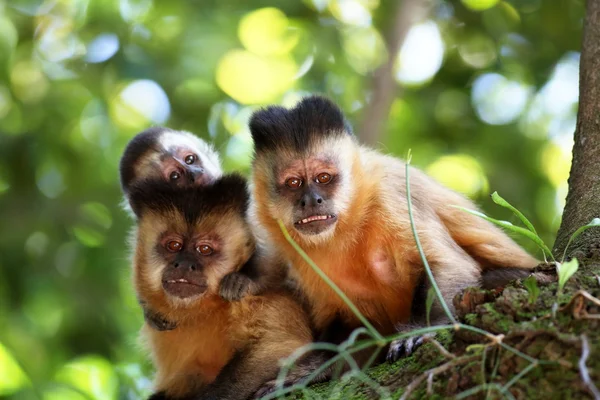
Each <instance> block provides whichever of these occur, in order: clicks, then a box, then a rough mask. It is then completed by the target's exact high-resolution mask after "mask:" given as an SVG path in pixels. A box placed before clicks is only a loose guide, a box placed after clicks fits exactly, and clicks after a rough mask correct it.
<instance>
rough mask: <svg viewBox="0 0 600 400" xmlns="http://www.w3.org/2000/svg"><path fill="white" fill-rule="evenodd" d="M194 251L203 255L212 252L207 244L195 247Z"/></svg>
mask: <svg viewBox="0 0 600 400" xmlns="http://www.w3.org/2000/svg"><path fill="white" fill-rule="evenodd" d="M196 251H197V252H198V253H200V254H202V255H203V256H209V255H211V254H212V253H213V249H212V247H210V246H209V245H207V244H201V245H200V246H198V247H196Z"/></svg>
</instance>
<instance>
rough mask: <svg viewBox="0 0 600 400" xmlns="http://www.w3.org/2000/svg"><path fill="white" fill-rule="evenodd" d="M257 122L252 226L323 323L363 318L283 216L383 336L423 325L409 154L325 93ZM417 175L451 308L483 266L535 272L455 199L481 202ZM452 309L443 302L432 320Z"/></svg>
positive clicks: (423, 226)
mask: <svg viewBox="0 0 600 400" xmlns="http://www.w3.org/2000/svg"><path fill="white" fill-rule="evenodd" d="M250 131H251V133H252V137H253V140H254V146H255V154H254V162H253V204H252V209H251V214H252V215H253V219H254V220H255V224H253V225H260V229H261V230H264V231H265V232H266V233H267V235H268V237H267V238H263V240H265V242H266V243H269V242H270V243H272V245H273V248H274V249H277V250H278V253H279V256H280V257H282V258H283V259H284V260H287V262H289V263H290V264H291V266H292V272H293V274H294V275H295V276H296V278H297V280H298V282H299V285H300V287H301V289H302V290H303V291H304V292H305V294H306V296H307V297H308V300H309V303H310V305H311V308H312V318H313V323H314V324H315V327H316V329H317V332H332V331H333V333H336V331H337V335H339V334H340V330H339V329H338V328H339V327H340V326H344V327H346V328H348V329H353V328H356V327H358V326H360V322H359V321H358V319H357V318H356V317H355V315H354V314H353V313H352V312H351V311H350V309H349V308H348V307H347V306H346V304H345V303H344V302H343V301H342V300H341V299H340V298H339V297H338V296H337V295H336V294H335V293H334V292H333V290H332V289H331V288H330V287H329V286H328V285H327V284H326V283H325V282H324V281H322V280H321V279H320V277H319V276H317V274H315V273H314V271H313V270H312V269H311V268H310V266H309V265H308V264H307V263H306V262H305V261H304V260H303V259H302V258H301V257H300V255H299V254H298V253H297V252H296V251H295V250H294V249H293V248H292V246H291V245H290V244H289V243H288V242H287V241H286V239H285V238H284V236H283V235H282V232H281V230H280V227H279V225H278V222H277V220H282V221H283V224H284V225H285V227H286V229H287V230H288V231H289V233H290V235H291V236H292V238H293V239H294V240H295V241H296V242H297V243H298V244H299V245H300V246H301V247H302V248H303V249H304V250H305V251H306V253H308V255H309V256H310V258H311V259H312V260H313V261H314V262H315V263H316V264H317V265H318V266H319V267H320V268H321V269H322V270H323V271H324V272H325V273H326V274H327V275H328V276H329V277H330V278H331V279H332V280H333V281H334V282H335V283H336V284H337V285H338V286H339V287H340V288H341V289H342V290H343V291H344V292H345V293H346V295H348V297H349V298H350V299H351V300H352V302H353V303H354V304H355V305H356V306H357V307H358V309H359V310H360V312H361V313H362V314H364V315H365V317H366V318H367V319H368V320H369V321H370V322H371V323H372V324H373V325H374V326H375V327H376V328H377V329H378V330H379V332H380V333H381V334H383V335H389V334H393V333H395V332H396V331H397V330H405V329H406V328H407V326H408V325H407V324H411V325H410V326H415V325H420V324H423V323H424V320H425V318H424V315H425V312H420V313H419V312H418V311H417V310H419V309H421V310H423V309H424V303H425V300H424V296H423V294H426V293H427V288H428V282H427V278H426V276H425V274H424V268H423V264H422V262H421V258H420V257H419V253H418V250H417V247H416V245H415V239H414V237H413V234H412V231H411V227H410V222H409V216H408V209H407V201H406V187H405V163H404V162H403V161H401V160H399V159H397V158H394V157H390V156H386V155H383V154H381V153H379V152H377V151H375V150H372V149H369V148H367V147H364V146H361V145H359V144H358V142H357V140H356V138H355V137H354V136H353V135H352V134H351V132H349V130H348V129H347V125H346V124H345V118H344V115H343V114H342V112H341V111H340V109H339V108H338V107H337V106H336V105H335V104H334V103H332V102H331V101H329V100H328V99H325V98H323V97H317V96H315V97H308V98H305V99H303V100H302V101H301V102H300V103H299V104H298V105H296V107H294V108H292V109H289V110H288V109H285V108H282V107H276V106H273V107H268V108H266V109H262V110H260V111H257V112H255V113H254V115H253V116H252V118H251V120H250ZM410 174H411V199H412V204H413V213H414V219H415V224H416V228H417V230H418V234H419V238H420V240H421V244H422V246H423V249H424V251H425V255H426V256H427V260H428V262H429V264H430V266H431V268H432V270H433V274H434V276H435V278H436V281H437V284H438V285H439V287H440V289H441V292H442V295H443V297H444V299H445V300H446V303H447V304H448V305H449V306H450V307H451V309H452V310H453V308H452V298H453V297H454V295H455V294H457V293H458V292H459V291H460V290H461V289H463V288H465V287H468V286H476V285H480V284H481V283H482V274H484V275H485V274H486V273H487V272H490V273H492V274H493V275H496V276H497V270H498V269H506V268H509V269H511V270H510V272H511V274H510V275H512V276H511V277H512V278H514V274H512V272H514V271H515V269H517V270H520V269H524V270H526V271H527V273H528V272H529V271H530V270H531V269H532V268H533V267H535V266H536V265H537V264H538V261H537V260H536V259H535V258H533V257H532V256H530V255H529V254H527V253H526V252H525V251H524V250H523V249H521V248H520V247H519V246H518V245H517V244H516V243H515V242H513V241H512V240H511V239H510V238H509V237H508V236H507V235H506V234H505V233H504V232H502V231H501V230H500V229H498V228H496V227H495V226H493V225H492V224H491V223H489V222H487V221H485V220H483V219H481V218H479V217H476V216H473V215H470V214H468V213H466V212H464V211H461V210H459V209H457V208H454V207H452V205H458V206H462V207H466V208H470V209H476V206H475V205H474V204H473V203H472V202H471V201H469V200H467V199H466V198H465V197H463V196H461V195H459V194H457V193H455V192H454V191H452V190H450V189H448V188H446V187H444V186H442V185H441V184H439V183H438V182H436V181H435V180H433V179H432V178H430V177H428V176H427V175H425V174H424V173H423V172H421V171H420V170H418V169H415V168H410ZM507 271H508V269H507ZM435 303H437V302H435ZM411 317H412V318H411ZM443 319H444V314H443V311H442V308H441V306H440V305H439V304H435V305H434V307H433V309H432V310H431V320H432V321H434V322H435V323H439V322H441V321H443ZM332 327H335V329H333V328H332ZM322 339H323V340H328V339H327V337H322ZM420 341H422V338H411V339H410V340H405V341H396V342H394V343H392V345H391V346H390V349H389V352H388V359H389V360H395V359H396V358H398V357H400V356H402V355H405V354H410V353H411V351H412V350H413V349H414V347H415V345H418V344H419V343H420Z"/></svg>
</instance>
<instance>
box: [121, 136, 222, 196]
mask: <svg viewBox="0 0 600 400" xmlns="http://www.w3.org/2000/svg"><path fill="white" fill-rule="evenodd" d="M119 170H120V174H121V186H122V189H123V192H124V194H125V197H128V193H129V190H130V188H131V186H132V185H133V184H135V183H136V182H139V181H142V180H145V179H156V180H161V179H162V180H164V181H165V182H170V183H171V184H172V185H174V186H180V187H186V186H205V185H207V184H209V183H211V182H212V181H214V180H215V179H217V178H219V177H220V176H221V175H223V171H222V170H221V161H220V160H219V155H218V154H217V152H216V151H215V150H214V148H213V147H212V146H211V145H209V144H208V143H206V142H205V141H204V140H202V139H200V138H199V137H197V136H195V135H193V134H191V133H189V132H185V131H176V130H172V129H169V128H165V127H160V126H156V127H152V128H149V129H146V130H145V131H143V132H140V133H138V134H137V135H136V136H135V137H134V138H133V139H131V141H130V142H129V143H128V144H127V147H126V148H125V151H124V152H123V156H122V157H121V163H120V167H119Z"/></svg>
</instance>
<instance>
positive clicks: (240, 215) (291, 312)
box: [129, 175, 316, 400]
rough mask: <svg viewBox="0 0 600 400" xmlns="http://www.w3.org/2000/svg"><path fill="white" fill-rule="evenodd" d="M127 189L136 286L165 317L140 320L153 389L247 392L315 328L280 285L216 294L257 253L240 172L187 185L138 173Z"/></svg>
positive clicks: (162, 394)
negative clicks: (231, 296)
mask: <svg viewBox="0 0 600 400" xmlns="http://www.w3.org/2000/svg"><path fill="white" fill-rule="evenodd" d="M129 199H130V201H131V204H132V208H133V211H134V212H135V215H136V217H137V221H138V229H137V234H136V244H135V254H134V262H133V270H134V274H133V279H134V285H135V289H136V291H137V295H138V297H139V298H140V299H141V300H142V301H143V302H144V304H145V306H146V308H147V310H149V311H148V312H151V313H152V314H153V316H154V320H156V321H161V323H162V325H161V329H157V328H156V327H154V326H152V325H150V324H145V325H144V327H143V329H142V335H143V336H144V339H145V341H146V343H147V344H148V345H149V347H150V350H151V353H152V356H153V361H154V364H155V366H156V370H157V373H156V377H155V382H154V384H155V389H156V393H155V394H153V395H152V396H151V397H150V399H151V400H158V399H172V400H175V399H177V400H183V399H185V400H192V399H194V400H196V399H214V400H216V399H219V400H244V399H247V398H248V397H250V396H251V395H253V394H254V393H255V392H256V391H257V390H258V389H259V388H260V387H261V386H262V385H263V384H264V383H265V382H267V381H268V380H272V379H275V378H276V376H277V373H278V369H279V363H278V361H279V360H281V359H282V358H284V357H287V356H289V355H291V354H292V353H293V352H294V350H296V349H298V348H299V347H301V346H303V345H306V344H308V343H310V342H311V341H312V339H313V337H312V333H311V328H310V324H309V323H310V321H309V317H308V314H307V313H306V312H305V310H304V308H303V306H302V304H301V303H300V302H299V301H298V300H297V299H296V298H295V297H294V296H293V295H292V294H291V293H290V292H289V291H286V290H285V289H283V288H279V289H270V290H267V291H266V292H265V293H263V294H262V295H260V296H251V295H248V296H245V297H243V298H242V299H241V300H240V301H237V302H227V301H225V300H223V299H222V298H221V296H220V295H219V286H220V282H221V280H222V279H223V278H224V277H225V276H226V275H227V274H230V273H232V272H235V271H238V270H239V269H240V268H241V267H242V266H243V265H244V264H246V263H248V262H251V261H252V260H253V259H254V258H255V256H256V255H255V241H254V238H253V236H252V233H251V230H250V227H249V225H248V223H247V221H246V219H245V214H246V208H247V205H248V201H249V194H248V191H247V186H246V181H245V180H244V178H242V177H240V176H238V175H227V176H223V177H222V178H219V179H217V180H216V181H215V182H214V183H213V184H211V185H208V186H206V187H191V188H189V187H188V188H181V187H173V186H171V185H170V184H169V183H168V182H166V181H145V182H138V183H135V184H133V185H132V186H131V187H130V191H129ZM309 364H310V363H309ZM305 365H306V363H305ZM310 365H311V367H310V368H306V366H304V367H301V368H299V369H296V370H292V376H294V377H296V379H299V378H300V377H301V376H305V375H306V374H307V373H309V372H311V371H312V370H314V368H316V365H315V364H314V361H313V363H312V364H310Z"/></svg>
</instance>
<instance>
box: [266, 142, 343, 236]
mask: <svg viewBox="0 0 600 400" xmlns="http://www.w3.org/2000/svg"><path fill="white" fill-rule="evenodd" d="M332 145H333V143H332ZM335 146H336V147H325V148H337V149H338V150H339V151H340V152H339V153H338V152H336V153H334V152H330V151H322V150H321V151H316V149H315V151H312V152H306V153H303V154H291V153H289V152H285V153H286V154H285V155H283V154H280V156H275V155H274V154H271V155H270V156H269V157H267V158H264V159H262V158H261V159H262V161H266V160H267V159H269V158H270V157H275V159H276V160H277V161H276V162H274V163H266V162H263V163H261V161H257V163H256V165H255V166H256V167H257V168H259V169H261V164H262V168H270V171H269V172H268V174H269V175H271V176H272V181H273V184H272V185H269V186H270V187H271V188H272V191H271V207H270V211H271V213H272V216H273V217H274V218H275V219H282V220H283V221H284V222H286V225H287V226H293V229H294V230H295V231H296V232H298V233H299V234H300V235H301V236H302V237H304V238H305V239H306V240H308V241H320V240H324V239H326V238H328V237H330V236H331V235H333V233H334V232H335V228H336V226H337V222H338V220H339V219H340V217H341V214H343V213H344V212H345V211H346V210H347V208H348V204H349V198H350V196H351V194H352V193H351V185H350V172H351V169H352V157H351V156H350V155H349V154H352V153H347V154H344V150H345V147H346V144H345V143H344V141H343V140H337V141H336V144H335ZM322 148H323V147H320V149H322ZM258 175H261V173H259V174H258Z"/></svg>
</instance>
